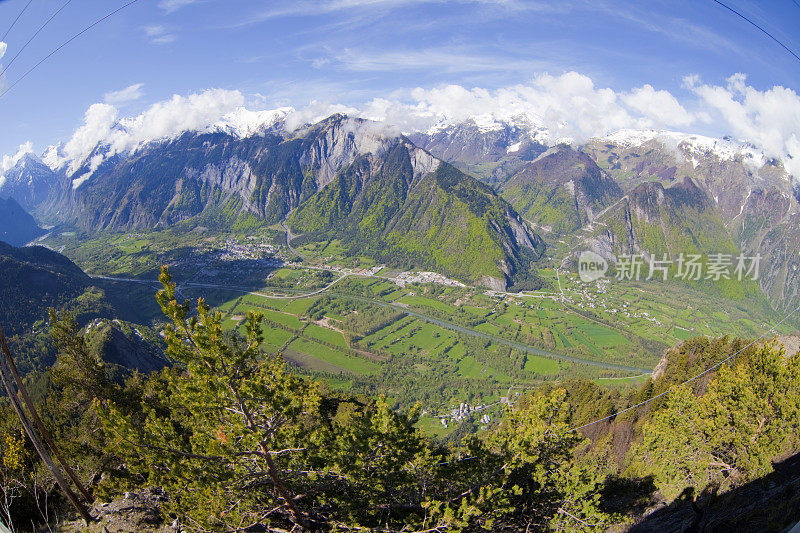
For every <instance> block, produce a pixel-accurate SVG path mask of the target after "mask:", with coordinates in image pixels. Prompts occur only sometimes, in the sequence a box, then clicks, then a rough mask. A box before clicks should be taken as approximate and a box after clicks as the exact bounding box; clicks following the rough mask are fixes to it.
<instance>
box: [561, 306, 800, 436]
mask: <svg viewBox="0 0 800 533" xmlns="http://www.w3.org/2000/svg"><path fill="white" fill-rule="evenodd" d="M798 311H800V306H797V307H796V308H795V309H794V311H792V312H791V313H789V314H788V315H786V316H785V317H783V319H782V320H781V321H780V322H778V323H777V324H775V325H774V326H772V327H771V328H770V329H769V330H768V331H767V332H766V333H763V334H762V335H761V336H760V337H758V338H757V339H756V340H754V341H753V342H751V343H750V344H748V345H747V346H745V347H744V348H742V349H741V350H739V351H738V352H736V353H734V354H733V355H730V356H728V357H726V358H725V359H723V360H722V361H720V362H719V363H717V364H715V365H713V366H711V367H709V368H707V369H705V370H703V371H702V372H700V373H699V374H697V375H696V376H694V377H692V378H689V379H687V380H686V381H684V382H682V383H680V384H678V386H682V385H686V384H688V383H691V382H693V381H695V380H697V379H700V378H701V377H703V376H705V375H706V374H708V373H709V372H712V371H714V370H716V369H717V368H719V367H721V366H722V365H724V364H725V363H727V362H728V361H730V360H731V359H733V358H734V357H736V356H737V355H739V354H741V353H742V352H744V351H745V350H747V349H748V348H750V347H752V346H754V345H755V344H757V343H758V342H760V341H762V340H763V339H764V338H765V337H766V336H767V335H769V334H770V333H773V332H774V331H775V328H777V327H779V326H780V325H782V324H783V323H784V322H786V321H787V320H789V318H791V317H792V315H794V314H795V313H797V312H798ZM670 391H671V388H670V389H667V390H665V391H664V392H662V393H660V394H656V395H655V396H653V397H652V398H649V399H647V400H645V401H643V402H639V403H637V404H636V405H632V406H630V407H626V408H625V409H622V410H620V411H617V412H615V413H614V414H611V415H608V416H605V417H603V418H598V419H597V420H594V421H592V422H589V423H588V424H583V425H582V426H578V427H574V428H572V429H570V431H578V430H579V429H583V428H587V427H589V426H592V425H594V424H598V423H600V422H604V421H606V420H610V419H612V418H614V417H616V416H619V415H621V414H623V413H627V412H628V411H632V410H634V409H638V408H639V407H642V406H644V405H647V404H648V403H650V402H652V401H653V400H656V399H658V398H661V397H663V396H666V395H667V394H669V393H670Z"/></svg>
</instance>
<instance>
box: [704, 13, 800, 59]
mask: <svg viewBox="0 0 800 533" xmlns="http://www.w3.org/2000/svg"><path fill="white" fill-rule="evenodd" d="M711 1H712V2H714V3H716V4H719V5H721V6H722V7H724V8H725V9H727V10H728V11H730V12H731V13H733V14H735V15H737V16H739V17H740V18H743V19H744V20H746V21H747V22H749V23H750V24H752V25H753V26H755V27H756V28H758V29H759V30H760V31H761V33H763V34H764V35H766V36H767V37H769V38H770V39H772V40H773V41H775V42H776V43H778V44H779V45H781V47H783V49H784V50H786V51H787V52H789V53H790V54H792V55H793V56H794V58H795V59H796V60H798V61H800V56H798V55H797V54H795V53H794V51H793V50H792V49H791V48H789V47H788V46H786V45H785V44H783V43H782V42H780V41H779V40H778V38H777V37H775V36H774V35H772V34H771V33H770V32H768V31H767V30H765V29H764V28H762V27H761V26H759V25H758V24H756V23H755V22H753V21H752V20H750V19H749V18H747V17H746V16H744V15H742V14H741V13H739V12H738V11H736V10H735V9H733V8H732V7H730V6H728V5H726V4H724V3H722V2H721V1H720V0H711ZM794 3H795V4H797V0H794ZM798 6H800V4H798Z"/></svg>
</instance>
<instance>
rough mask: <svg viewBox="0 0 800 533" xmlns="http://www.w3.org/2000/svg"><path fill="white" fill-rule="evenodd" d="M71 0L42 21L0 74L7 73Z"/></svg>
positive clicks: (67, 0)
mask: <svg viewBox="0 0 800 533" xmlns="http://www.w3.org/2000/svg"><path fill="white" fill-rule="evenodd" d="M70 2H72V0H66V2H64V3H63V4H61V7H59V8H58V9H56V11H55V12H54V13H53V14H52V15H50V18H48V19H47V20H45V21H44V23H42V25H41V26H39V29H37V30H36V31H35V32H34V33H33V35H31V37H30V39H28V41H27V42H26V43H25V44H23V45H22V48H20V49H19V50H17V53H16V54H14V57H12V58H11V61H9V62H8V64H7V65H6V66H5V68H3V70H2V71H0V76H2V75H3V74H5V72H6V71H7V70H8V69H9V68H11V65H13V64H14V61H16V60H17V58H18V57H19V55H20V54H21V53H22V52H24V51H25V49H26V48H27V47H28V45H29V44H31V42H33V40H34V39H36V36H37V35H39V34H40V33H41V32H42V30H43V29H45V27H46V26H47V25H48V24H50V22H51V21H52V20H53V19H54V18H56V17H57V16H58V14H59V13H61V11H62V10H63V9H64V8H65V7H67V6H68V5H69V3H70Z"/></svg>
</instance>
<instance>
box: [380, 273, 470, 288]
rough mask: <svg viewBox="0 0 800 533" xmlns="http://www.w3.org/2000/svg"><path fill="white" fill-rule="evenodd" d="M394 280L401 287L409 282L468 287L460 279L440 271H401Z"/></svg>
mask: <svg viewBox="0 0 800 533" xmlns="http://www.w3.org/2000/svg"><path fill="white" fill-rule="evenodd" d="M394 282H395V283H396V284H397V285H398V286H399V287H405V286H406V284H408V283H439V284H440V285H449V286H450V287H466V285H464V284H463V283H461V282H460V281H456V280H454V279H450V278H448V277H445V276H443V275H441V274H439V273H438V272H400V273H399V274H398V275H397V277H396V278H394Z"/></svg>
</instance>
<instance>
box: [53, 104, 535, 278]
mask: <svg viewBox="0 0 800 533" xmlns="http://www.w3.org/2000/svg"><path fill="white" fill-rule="evenodd" d="M70 179H71V183H72V186H71V187H69V188H67V189H66V190H65V191H64V192H63V193H62V196H61V197H60V199H59V202H60V207H59V211H60V212H61V213H63V215H64V219H65V220H67V221H70V222H73V223H75V224H77V225H79V226H81V227H83V228H85V229H87V230H90V231H92V230H104V229H110V230H129V229H137V228H154V227H163V226H169V225H172V224H175V223H178V222H181V221H184V220H187V219H190V218H192V217H198V216H201V217H202V216H205V215H210V214H213V213H219V212H224V213H225V214H226V216H225V217H224V219H225V220H227V221H230V220H236V219H237V217H239V218H241V217H250V218H255V219H258V220H261V221H263V222H265V223H276V222H279V221H282V220H284V219H286V218H287V216H289V215H290V214H291V213H294V214H293V215H292V216H291V219H290V224H291V226H292V229H293V232H294V233H296V234H305V235H304V236H303V238H305V239H313V238H320V239H321V238H330V237H334V236H335V237H339V238H341V239H343V241H344V242H345V243H346V244H347V245H349V246H350V247H351V252H352V253H354V254H368V255H372V256H374V257H376V258H380V259H381V260H383V261H386V262H389V263H394V264H398V265H406V266H420V267H423V266H424V267H425V268H426V269H429V270H439V271H441V272H442V273H444V274H447V275H451V276H454V277H457V278H460V279H465V280H475V281H479V280H481V279H483V277H484V276H488V277H489V278H492V279H494V280H496V281H492V282H491V284H492V285H493V286H502V287H505V286H506V285H507V284H508V283H514V282H516V281H519V280H524V279H527V278H528V277H529V276H530V275H531V272H532V267H531V263H532V262H533V261H535V260H536V259H537V258H538V257H539V256H540V255H541V253H542V251H543V247H544V244H543V242H542V240H541V239H540V238H539V236H538V235H536V233H534V231H533V230H532V229H531V228H530V227H529V226H528V225H527V224H526V223H525V221H523V220H522V219H521V218H520V217H519V215H517V214H516V212H515V211H514V209H513V208H512V207H511V206H510V205H508V204H507V203H506V202H505V201H503V200H502V199H501V198H499V197H498V196H497V195H496V194H495V193H494V191H492V189H491V188H489V187H487V186H486V185H483V184H481V183H479V182H478V181H476V180H474V179H473V178H470V177H468V176H466V175H464V174H463V173H462V172H460V171H458V170H457V169H455V168H454V167H452V166H450V165H447V164H446V163H443V162H442V161H441V160H439V159H437V158H435V157H434V156H432V155H431V154H430V153H429V152H427V151H425V150H423V149H421V148H419V147H417V146H415V145H414V144H413V143H412V142H410V141H409V140H408V139H407V138H405V137H403V136H402V135H400V134H399V133H398V132H397V131H395V130H393V129H391V128H388V127H386V126H384V125H381V124H377V123H374V122H370V121H366V120H361V119H351V118H347V117H345V116H342V115H334V116H332V117H330V118H328V119H326V120H324V121H322V122H319V123H317V124H314V125H311V126H307V127H305V128H303V129H301V130H297V131H294V132H292V133H287V132H285V131H284V132H280V133H279V132H276V131H269V132H266V133H264V134H263V135H256V136H251V137H246V138H239V137H234V136H231V135H228V134H226V133H221V132H215V133H204V134H196V133H186V134H184V135H183V136H181V137H180V138H178V139H176V140H174V141H169V142H162V143H155V144H150V145H148V146H146V147H144V148H143V149H140V150H138V151H136V152H134V153H133V154H130V155H128V156H117V157H115V158H111V159H108V160H106V161H105V162H103V163H102V164H101V165H100V166H99V167H98V168H97V169H96V170H95V171H94V172H89V169H88V168H86V167H84V168H82V169H79V170H78V171H77V172H76V173H75V174H74V175H73V176H71V177H70Z"/></svg>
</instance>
